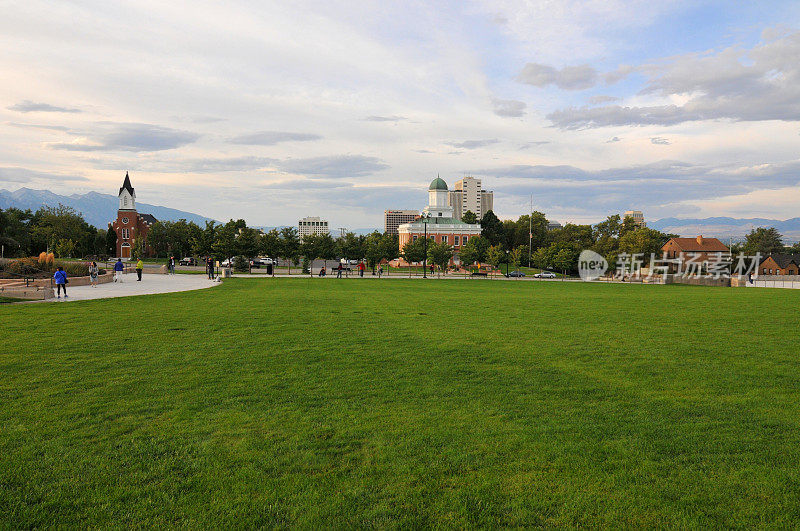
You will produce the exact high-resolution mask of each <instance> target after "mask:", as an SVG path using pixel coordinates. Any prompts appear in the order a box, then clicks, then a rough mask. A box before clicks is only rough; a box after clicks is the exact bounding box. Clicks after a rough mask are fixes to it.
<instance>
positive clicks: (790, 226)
mask: <svg viewBox="0 0 800 531" xmlns="http://www.w3.org/2000/svg"><path fill="white" fill-rule="evenodd" d="M647 226H648V227H650V228H651V229H656V230H660V231H661V232H666V233H672V234H680V235H681V236H697V235H698V234H702V235H703V236H709V237H712V238H724V239H733V240H734V241H736V240H741V239H743V238H744V237H745V235H747V234H748V233H749V232H750V231H751V230H753V229H755V228H758V227H767V228H768V227H775V228H776V229H777V230H778V232H780V233H781V234H782V235H783V237H784V239H783V240H784V243H793V242H795V241H798V240H800V218H792V219H787V220H779V219H766V218H728V217H715V218H702V219H700V218H695V219H688V218H686V219H684V218H664V219H659V220H657V221H652V222H650V221H649V222H648V223H647Z"/></svg>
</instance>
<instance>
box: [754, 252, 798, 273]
mask: <svg viewBox="0 0 800 531" xmlns="http://www.w3.org/2000/svg"><path fill="white" fill-rule="evenodd" d="M798 271H800V256H798V255H794V254H771V255H769V256H767V257H766V258H764V259H763V260H762V261H761V264H760V265H759V266H758V272H759V274H761V275H797V274H798Z"/></svg>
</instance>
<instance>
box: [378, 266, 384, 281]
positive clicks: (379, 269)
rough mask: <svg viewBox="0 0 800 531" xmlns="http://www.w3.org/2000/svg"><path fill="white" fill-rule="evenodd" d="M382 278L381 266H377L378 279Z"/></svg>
mask: <svg viewBox="0 0 800 531" xmlns="http://www.w3.org/2000/svg"><path fill="white" fill-rule="evenodd" d="M382 276H383V264H381V265H379V266H378V278H381V277H382Z"/></svg>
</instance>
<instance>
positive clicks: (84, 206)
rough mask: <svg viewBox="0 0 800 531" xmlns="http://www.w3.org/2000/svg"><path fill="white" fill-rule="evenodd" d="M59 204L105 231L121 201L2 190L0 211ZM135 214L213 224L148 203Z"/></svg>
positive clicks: (105, 196)
mask: <svg viewBox="0 0 800 531" xmlns="http://www.w3.org/2000/svg"><path fill="white" fill-rule="evenodd" d="M59 203H61V204H62V205H64V206H68V207H72V208H74V209H75V210H76V211H78V212H80V213H81V214H82V215H83V219H85V220H86V222H87V223H89V224H90V225H94V226H95V227H97V228H99V229H105V228H106V227H108V223H109V222H111V221H113V220H115V219H117V208H119V199H118V198H117V197H116V196H113V195H108V194H101V193H98V192H88V193H85V194H72V195H59V194H54V193H53V192H49V191H47V190H32V189H30V188H20V189H19V190H16V191H14V192H10V191H8V190H0V208H10V207H15V208H20V209H22V210H25V209H28V208H29V209H31V210H33V211H36V210H38V209H39V208H40V207H42V206H58V204H59ZM136 210H138V211H139V212H140V213H142V214H152V215H153V216H155V218H156V219H157V220H159V221H177V220H179V219H185V220H186V221H194V222H195V223H197V224H198V225H201V226H202V225H203V224H204V223H205V221H210V220H211V218H207V217H205V216H201V215H199V214H193V213H191V212H184V211H183V210H177V209H174V208H167V207H162V206H156V205H148V204H146V203H138V202H137V203H136Z"/></svg>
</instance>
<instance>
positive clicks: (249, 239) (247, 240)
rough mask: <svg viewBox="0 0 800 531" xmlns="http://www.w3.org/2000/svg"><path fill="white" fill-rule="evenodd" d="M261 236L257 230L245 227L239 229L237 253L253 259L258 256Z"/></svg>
mask: <svg viewBox="0 0 800 531" xmlns="http://www.w3.org/2000/svg"><path fill="white" fill-rule="evenodd" d="M260 238H261V235H260V234H259V232H258V231H257V230H256V229H251V228H249V227H245V228H243V229H239V235H238V236H237V237H236V245H235V247H236V253H237V254H240V255H242V256H244V257H245V258H248V259H251V258H254V257H255V256H256V254H258V248H259V241H258V240H259V239H260Z"/></svg>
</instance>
